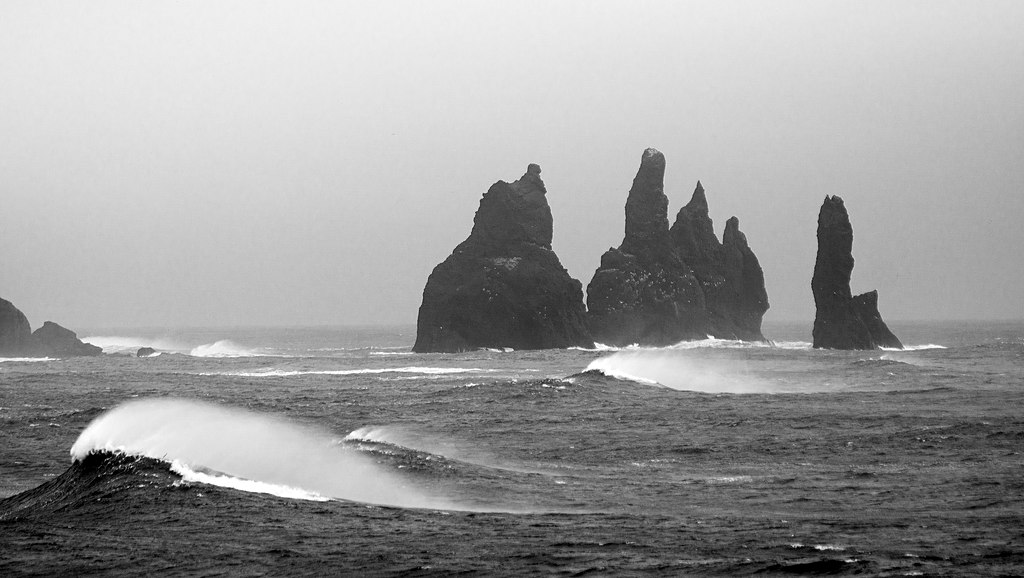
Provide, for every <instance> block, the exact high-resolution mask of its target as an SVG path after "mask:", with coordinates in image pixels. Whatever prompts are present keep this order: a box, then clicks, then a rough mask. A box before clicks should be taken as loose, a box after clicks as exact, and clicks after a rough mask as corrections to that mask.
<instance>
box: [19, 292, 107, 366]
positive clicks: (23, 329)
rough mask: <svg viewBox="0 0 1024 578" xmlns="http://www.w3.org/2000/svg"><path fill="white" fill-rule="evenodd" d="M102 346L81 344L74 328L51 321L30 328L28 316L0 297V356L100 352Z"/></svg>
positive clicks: (88, 353) (76, 354)
mask: <svg viewBox="0 0 1024 578" xmlns="http://www.w3.org/2000/svg"><path fill="white" fill-rule="evenodd" d="M101 353H103V349H102V348H99V347H96V346H95V345H90V344H88V343H82V341H80V340H79V339H78V337H77V336H76V335H75V333H74V332H73V331H70V330H68V329H65V328H63V327H61V326H60V325H57V324H56V323H54V322H52V321H47V322H46V323H44V324H43V326H42V327H40V328H39V329H36V330H35V331H34V332H33V331H31V328H30V326H29V322H28V319H27V318H26V317H25V314H24V313H22V312H21V311H20V310H19V309H18V308H17V307H15V306H14V304H12V303H11V302H10V301H7V300H6V299H0V356H24V357H49V356H53V357H73V356H80V355H99V354H101Z"/></svg>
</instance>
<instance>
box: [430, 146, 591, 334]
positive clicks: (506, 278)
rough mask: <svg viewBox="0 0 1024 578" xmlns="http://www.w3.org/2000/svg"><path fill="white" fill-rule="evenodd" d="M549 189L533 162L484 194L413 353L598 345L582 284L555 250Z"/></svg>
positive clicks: (433, 282)
mask: <svg viewBox="0 0 1024 578" xmlns="http://www.w3.org/2000/svg"><path fill="white" fill-rule="evenodd" d="M546 193H547V190H546V189H545V187H544V182H543V181H542V180H541V178H540V167H539V166H537V165H535V164H531V165H530V166H529V167H528V168H527V171H526V174H524V175H523V176H522V178H520V179H519V180H518V181H516V182H514V183H511V184H509V183H506V182H504V181H498V182H497V183H495V184H494V185H492V186H491V188H490V189H489V190H488V191H487V192H486V193H485V194H484V196H483V198H482V199H481V200H480V208H479V209H478V210H477V213H476V217H475V218H474V220H473V230H472V232H471V233H470V235H469V237H468V238H467V239H466V240H465V241H463V242H462V243H461V244H459V246H458V247H456V248H455V250H454V251H453V252H452V254H451V256H449V257H448V258H447V259H445V260H444V262H442V263H441V264H439V265H438V266H437V267H435V268H434V270H433V272H432V273H431V274H430V277H429V278H428V279H427V284H426V287H425V288H424V289H423V302H422V304H421V305H420V310H419V318H418V320H417V327H416V343H415V345H414V346H413V351H416V352H455V351H466V350H472V349H477V348H484V347H486V348H506V347H510V348H513V349H546V348H558V347H570V346H582V347H592V346H593V344H594V342H593V340H592V339H591V338H590V333H589V331H588V330H587V326H586V312H585V310H584V307H583V290H582V286H581V284H580V282H579V281H577V280H575V279H573V278H571V277H570V276H569V273H568V272H567V271H566V270H565V268H564V267H562V264H561V262H560V261H559V260H558V256H557V255H555V253H554V251H553V250H552V249H551V235H552V219H551V209H550V208H549V207H548V202H547V197H546Z"/></svg>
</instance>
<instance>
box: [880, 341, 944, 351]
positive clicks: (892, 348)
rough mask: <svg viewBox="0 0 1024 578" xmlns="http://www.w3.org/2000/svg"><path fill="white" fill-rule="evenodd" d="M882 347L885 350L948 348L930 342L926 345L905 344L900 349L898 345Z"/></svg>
mask: <svg viewBox="0 0 1024 578" xmlns="http://www.w3.org/2000/svg"><path fill="white" fill-rule="evenodd" d="M882 349H883V350H885V351H925V350H928V349H946V346H945V345H936V344H934V343H928V344H926V345H904V346H903V349H898V348H896V347H883V348H882Z"/></svg>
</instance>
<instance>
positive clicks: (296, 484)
mask: <svg viewBox="0 0 1024 578" xmlns="http://www.w3.org/2000/svg"><path fill="white" fill-rule="evenodd" d="M93 451H110V452H122V453H125V454H129V455H136V456H145V457H149V458H154V459H159V460H163V461H165V462H168V463H171V464H173V465H174V469H175V470H176V471H177V472H178V473H179V474H182V475H183V476H184V477H185V478H186V479H188V480H193V481H201V482H204V483H210V484H216V485H222V486H228V487H234V488H236V489H242V490H249V491H259V492H267V493H273V494H277V495H282V496H285V497H297V494H301V497H305V498H307V499H317V498H319V497H331V498H339V499H346V500H354V501H360V502H369V503H374V504H383V505H391V506H401V507H419V508H449V507H451V506H452V504H451V503H449V502H448V501H446V500H442V499H438V498H433V497H430V496H428V495H426V494H425V493H424V492H422V491H420V490H418V489H416V488H412V487H410V486H409V484H408V483H407V482H406V481H404V480H402V479H401V478H400V477H398V476H397V475H395V474H393V473H391V472H389V471H387V470H385V469H383V468H382V467H381V466H379V465H377V464H376V463H374V462H373V461H371V460H369V459H367V458H366V457H365V456H362V455H360V454H359V453H357V452H355V451H352V450H347V449H345V448H344V447H343V446H339V445H338V444H337V443H336V442H335V441H334V438H333V437H332V436H331V435H330V434H328V433H327V432H323V431H320V430H317V429H314V428H310V427H307V426H303V425H299V424H296V423H292V422H289V421H286V420H284V419H281V418H278V417H274V416H268V415H263V414H259V413H255V412H251V411H247V410H242V409H238V408H232V407H225V406H220V405H214V404H209V403H205V402H200V401H194V400H184V399H147V400H139V401H132V402H128V403H125V404H123V405H120V406H118V407H116V408H114V409H112V410H110V411H108V412H106V413H104V414H102V415H100V416H99V417H97V418H96V419H95V420H93V422H92V423H91V424H89V426H88V427H87V428H86V429H85V431H83V432H82V434H81V435H80V436H79V437H78V440H77V441H76V442H75V444H74V445H73V446H72V448H71V456H72V458H73V459H74V460H82V459H84V458H85V456H86V455H88V454H89V453H90V452H93ZM246 482H253V483H246Z"/></svg>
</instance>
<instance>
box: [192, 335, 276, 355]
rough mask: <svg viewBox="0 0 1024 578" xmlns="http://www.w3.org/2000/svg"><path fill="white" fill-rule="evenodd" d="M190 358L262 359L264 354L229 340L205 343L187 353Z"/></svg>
mask: <svg viewBox="0 0 1024 578" xmlns="http://www.w3.org/2000/svg"><path fill="white" fill-rule="evenodd" d="M189 355H191V356H192V357H263V356H265V355H266V354H264V353H261V352H259V351H258V350H256V349H251V348H248V347H243V346H241V345H239V344H237V343H235V342H234V341H231V340H229V339H221V340H220V341H216V342H214V343H206V344H204V345H200V346H199V347H194V348H192V350H191V351H190V352H189Z"/></svg>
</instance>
